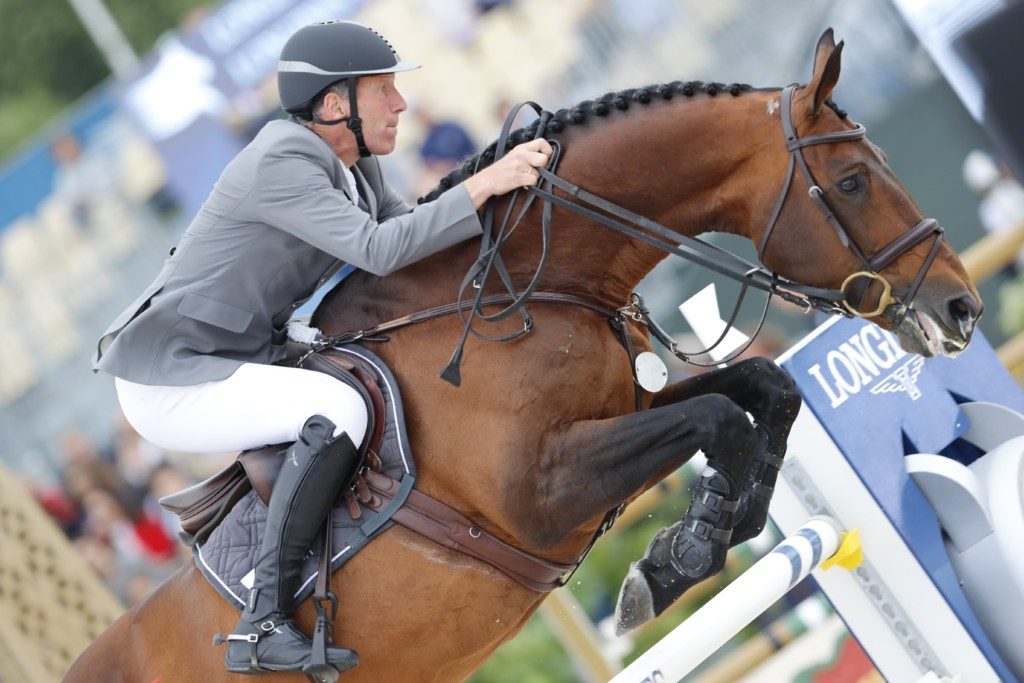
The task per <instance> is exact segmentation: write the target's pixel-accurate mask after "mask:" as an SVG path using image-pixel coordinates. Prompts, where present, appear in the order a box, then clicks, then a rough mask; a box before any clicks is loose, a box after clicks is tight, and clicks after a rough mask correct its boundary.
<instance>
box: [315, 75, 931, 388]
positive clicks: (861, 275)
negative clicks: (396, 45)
mask: <svg viewBox="0 0 1024 683" xmlns="http://www.w3.org/2000/svg"><path fill="white" fill-rule="evenodd" d="M796 87H797V86H796V85H795V84H794V85H789V86H787V87H785V88H784V89H783V91H782V99H781V106H780V110H781V120H782V132H783V135H784V137H785V140H786V149H787V150H788V151H789V165H788V168H787V170H786V176H785V180H784V182H783V185H782V189H781V191H780V193H779V196H778V199H777V200H776V202H775V205H774V207H773V209H772V214H771V218H770V219H769V221H768V224H767V227H766V229H765V231H764V233H763V237H762V239H761V243H760V245H759V248H758V258H762V257H763V254H764V252H765V250H766V249H767V246H768V242H769V239H770V238H771V235H772V233H773V231H774V228H775V225H776V224H777V222H778V218H779V216H780V214H781V213H782V208H783V206H784V205H785V202H786V198H787V197H788V195H789V189H790V187H791V186H792V184H793V178H794V177H795V169H796V168H797V167H799V168H800V172H801V174H802V175H803V177H804V179H805V180H806V182H807V184H808V188H809V189H808V195H809V196H810V197H811V199H812V200H813V201H814V203H815V205H816V206H817V207H818V208H819V210H820V211H821V212H822V214H823V215H824V217H825V219H826V221H827V222H828V223H829V225H830V226H831V227H832V229H833V230H835V232H836V235H837V236H838V237H839V239H840V241H841V242H842V244H843V246H844V247H846V248H848V249H850V250H851V251H852V252H853V253H854V255H856V257H857V258H858V259H859V260H860V262H861V263H862V264H863V266H864V270H861V271H858V272H856V273H853V274H851V275H850V276H848V277H847V278H846V279H845V280H844V281H843V284H842V285H841V287H840V288H839V289H827V288H821V287H814V286H811V285H805V284H801V283H798V282H793V281H791V280H788V279H786V278H783V277H781V276H780V275H779V274H778V273H775V272H773V271H770V270H768V269H767V268H765V267H763V266H760V265H756V264H754V263H751V262H750V261H747V260H745V259H743V258H740V257H739V256H736V255H735V254H733V253H731V252H729V251H726V250H724V249H722V248H720V247H717V246H715V245H713V244H709V243H708V242H705V241H703V240H701V239H699V238H696V237H688V236H686V235H682V234H680V233H678V232H676V231H674V230H671V229H669V228H667V227H665V226H663V225H661V224H659V223H657V222H655V221H653V220H651V219H649V218H647V217H645V216H642V215H640V214H638V213H635V212H633V211H630V210H629V209H626V208H624V207H622V206H619V205H618V204H614V203H612V202H610V201H608V200H606V199H604V198H602V197H599V196H597V195H595V194H593V193H591V192H588V191H587V190H584V189H583V188H581V187H579V186H577V185H574V184H572V183H570V182H569V181H567V180H565V179H564V178H562V177H561V176H559V175H557V174H556V173H555V169H556V168H557V166H558V162H559V159H560V156H561V147H560V145H559V143H558V141H556V140H551V141H550V143H551V145H552V147H553V149H554V153H553V154H552V155H551V159H550V161H549V163H548V166H547V168H539V169H537V170H538V173H539V176H540V178H539V181H538V185H536V186H532V187H529V188H526V189H527V192H528V194H527V197H526V199H525V200H524V201H523V202H522V205H521V206H520V207H519V210H518V212H517V213H516V214H515V217H514V219H513V210H514V209H515V207H516V204H517V201H518V199H519V197H520V192H521V189H517V190H515V191H514V192H513V193H512V195H511V200H510V201H509V205H508V208H507V209H506V211H505V216H504V218H503V220H502V222H501V224H500V226H499V227H498V229H497V233H496V234H495V231H494V210H495V202H494V201H489V202H488V203H487V206H486V208H485V210H484V218H483V221H482V222H483V225H484V230H483V237H482V238H481V244H480V256H479V257H478V258H477V260H476V262H475V263H474V264H473V266H472V267H471V268H470V269H469V272H468V273H467V274H466V276H465V277H464V278H463V281H462V284H461V286H460V287H459V296H458V300H457V302H456V303H453V304H447V305H445V306H438V307H435V308H431V309H427V310H425V311H420V312H417V313H413V314H411V315H407V316H403V317H401V318H396V319H394V320H391V321H388V322H386V323H381V324H379V325H375V326H373V327H370V328H367V329H365V330H359V331H355V332H346V333H343V334H340V335H337V336H334V337H329V338H324V339H323V341H322V342H321V344H322V345H323V346H329V345H333V344H344V343H348V342H352V341H358V340H365V341H384V340H385V339H386V337H380V336H379V335H381V334H382V333H385V332H388V331H390V330H394V329H397V328H399V327H404V326H406V325H411V324H415V323H418V322H422V321H424V320H430V319H433V318H437V317H440V316H445V315H451V314H454V313H458V314H459V316H460V317H461V318H462V321H463V324H464V326H463V332H462V336H461V338H460V340H459V342H458V344H457V345H456V348H455V350H454V352H453V353H452V357H451V360H450V361H449V363H448V365H447V366H445V368H444V369H442V370H441V372H440V373H439V376H440V377H441V379H444V380H445V381H447V382H449V383H451V384H453V385H455V386H459V384H460V383H461V374H460V371H459V367H460V365H461V362H462V353H463V348H464V346H465V343H466V340H467V339H468V337H469V335H470V334H473V335H475V336H477V337H479V338H481V339H485V340H489V341H511V340H513V339H517V338H519V337H521V336H522V335H524V334H527V333H528V332H530V331H531V330H532V329H533V318H532V317H531V316H530V314H529V312H528V311H527V310H526V303H527V302H528V301H535V302H546V303H562V304H573V305H578V306H583V307H585V308H589V309H591V310H593V311H595V312H598V313H600V314H602V315H604V316H605V317H607V318H608V319H609V320H610V321H612V323H613V327H615V329H616V330H618V329H620V327H622V323H623V322H624V321H625V318H629V319H631V320H634V321H636V322H638V323H641V324H643V325H644V326H646V327H647V328H648V330H649V331H650V332H651V334H652V336H654V338H655V339H657V340H658V342H659V343H661V344H662V345H663V346H665V348H666V349H668V350H669V351H670V352H671V353H672V354H673V355H674V356H676V357H677V358H679V359H680V360H682V361H683V362H685V363H689V364H692V365H698V366H704V367H709V366H716V365H718V364H719V363H726V362H729V361H731V360H734V359H735V358H736V357H738V356H739V355H740V354H741V353H743V352H744V351H745V350H746V349H747V348H748V347H749V346H750V344H751V343H753V341H754V339H755V338H756V337H757V334H758V333H759V332H760V330H761V328H762V326H763V325H764V321H765V318H766V316H767V313H768V308H769V305H770V303H771V299H772V297H773V296H777V297H779V298H780V299H782V300H784V301H787V302H789V303H792V304H795V305H797V306H800V307H801V308H803V309H805V310H807V311H810V310H812V309H813V310H818V311H821V312H824V313H828V314H830V315H842V316H845V317H854V316H858V317H863V318H870V317H874V316H877V315H882V314H885V315H887V314H889V313H890V312H893V311H895V313H894V316H893V318H891V319H890V322H892V323H893V325H894V327H898V326H899V324H900V323H902V322H903V319H904V317H905V316H906V314H907V312H909V310H910V307H911V304H912V302H913V299H914V297H915V296H916V294H917V291H918V289H919V288H920V286H921V283H922V282H923V281H924V277H925V275H926V274H927V272H928V270H929V268H930V267H931V265H932V263H933V262H934V260H935V257H936V255H937V254H938V251H939V248H940V247H941V245H942V242H943V229H942V228H941V227H940V226H939V224H938V222H937V221H936V220H935V219H932V218H925V219H923V220H921V221H919V222H918V223H917V224H916V225H914V226H913V227H911V228H910V229H909V230H907V231H906V232H904V233H903V234H902V235H900V236H899V237H897V238H896V239H895V240H893V241H892V242H890V243H889V244H888V245H886V246H885V247H883V248H882V249H880V250H879V251H878V252H877V253H876V254H875V255H874V256H871V257H870V258H869V257H867V256H865V254H864V252H863V250H862V249H861V248H860V247H859V246H858V245H857V243H856V241H855V240H854V239H853V238H852V237H851V235H850V232H849V231H848V230H847V229H846V228H845V227H844V226H843V224H842V223H841V222H840V221H839V218H838V217H837V216H836V213H835V211H833V210H832V208H831V207H830V206H829V204H828V202H827V201H826V200H825V197H824V192H823V191H822V189H821V186H820V185H818V183H817V181H816V180H815V179H814V175H813V174H812V173H811V170H810V167H809V166H808V165H807V162H806V160H805V159H804V156H803V148H804V147H810V146H813V145H819V144H828V143H836V142H846V141H854V140H860V139H862V138H863V137H864V134H865V129H864V126H862V125H860V124H857V126H856V127H855V128H853V129H850V130H844V131H838V132H834V133H824V134H820V135H813V136H808V137H804V138H801V137H799V135H797V133H796V128H795V126H794V124H793V117H792V101H793V93H794V91H795V90H796ZM524 106H530V107H531V108H533V109H534V111H536V113H537V115H538V116H539V120H538V123H537V128H536V130H535V131H534V139H536V138H539V137H543V135H544V132H545V130H546V128H547V124H548V122H549V121H550V120H551V117H552V113H551V112H549V111H545V110H543V109H542V108H541V107H540V106H539V105H538V104H536V103H535V102H520V103H519V104H517V105H516V106H515V107H513V108H512V110H511V111H510V112H509V114H508V116H507V117H506V119H505V123H504V125H503V126H502V131H501V135H500V137H499V138H498V141H497V143H496V146H495V153H494V161H498V160H499V159H501V157H502V156H503V155H504V153H505V147H506V146H507V143H508V139H509V134H510V131H511V128H512V122H513V121H514V119H515V117H516V115H517V114H518V113H519V111H520V110H521V109H522V108H523V107H524ZM478 163H479V159H478ZM556 190H559V191H561V192H562V193H564V194H565V195H568V197H564V196H561V195H559V194H555V191H556ZM537 198H540V199H541V200H542V203H543V210H542V217H541V235H542V249H541V255H540V258H539V261H538V264H537V268H536V270H535V271H534V275H533V277H532V278H531V281H530V283H529V284H528V285H527V286H526V288H525V289H524V290H523V291H522V292H519V291H517V290H516V287H515V285H514V283H513V282H512V278H511V276H510V275H509V273H508V269H507V268H506V267H505V264H504V261H503V260H502V258H501V254H500V249H501V247H502V246H503V245H504V243H505V242H506V241H507V240H508V239H509V238H510V236H511V235H512V233H513V232H514V231H515V229H516V228H517V227H518V226H519V224H520V222H521V221H522V219H523V217H524V216H525V214H526V211H527V210H528V209H529V208H530V207H531V206H532V204H533V201H534V200H535V199H537ZM574 200H575V201H574ZM553 206H559V207H562V208H565V209H568V210H570V211H572V212H574V213H576V214H579V215H580V216H583V217H584V218H587V219H589V220H592V221H594V222H596V223H598V224H600V225H603V226H605V227H607V228H610V229H612V230H615V231H617V232H620V233H622V234H624V235H626V236H628V237H630V238H633V239H636V240H639V241H642V242H645V243H647V244H650V245H651V246H654V247H656V248H658V249H660V250H662V251H664V252H666V253H668V254H673V255H675V256H679V257H680V258H683V259H686V260H687V261H691V262H693V263H695V264H697V265H699V266H703V267H704V268H707V269H708V270H711V271H712V272H715V273H718V274H719V275H723V276H725V277H728V278H730V279H732V280H735V281H737V282H739V283H740V292H739V295H738V296H737V300H736V305H735V306H734V307H733V310H732V313H731V315H730V316H729V320H728V322H727V324H726V326H725V329H724V330H723V331H722V333H721V336H720V337H719V338H718V339H717V340H716V341H715V342H714V343H713V344H712V345H711V346H709V347H708V348H706V349H703V350H701V351H696V352H689V353H688V352H684V351H681V350H680V349H679V346H678V344H677V343H676V341H675V340H673V339H672V337H671V335H669V334H668V333H667V332H666V331H665V330H664V328H662V327H661V326H660V325H659V324H658V323H657V321H655V320H654V319H653V318H652V317H651V314H650V311H649V310H648V309H647V307H646V306H645V305H644V303H643V299H642V298H641V297H640V296H639V295H638V294H635V293H634V294H633V295H632V296H631V298H630V303H629V304H628V305H627V306H624V307H622V308H619V309H615V310H613V309H609V308H606V307H604V306H601V305H599V304H597V303H595V302H593V301H589V300H586V299H583V298H581V297H575V296H571V295H567V294H559V293H553V292H539V291H537V286H538V283H539V281H540V278H541V275H542V274H543V272H544V268H545V267H546V265H547V258H548V251H549V243H550V236H551V210H552V207H553ZM930 237H935V242H934V244H933V245H932V248H931V250H930V251H929V253H928V255H927V257H926V258H925V259H924V262H923V263H922V265H921V268H920V270H919V271H918V273H917V276H916V277H915V279H914V281H913V283H912V284H911V286H910V288H909V289H908V291H907V295H906V296H905V300H904V301H900V299H898V298H897V297H896V296H894V295H893V294H892V285H891V284H890V283H889V282H888V281H887V280H886V279H885V278H884V277H883V276H882V275H880V274H879V273H878V271H880V270H883V269H884V268H886V267H888V266H889V265H891V264H892V263H893V262H894V261H896V259H898V258H899V257H901V256H903V255H904V254H906V253H907V252H909V251H910V250H911V249H913V248H914V247H915V246H917V245H918V244H919V243H921V242H922V241H924V240H926V239H928V238H930ZM492 270H493V271H496V272H497V273H498V276H499V279H500V280H501V282H502V284H503V285H504V287H505V288H506V290H507V292H508V293H507V294H502V295H493V296H484V285H485V283H486V281H487V278H488V276H489V275H490V273H491V271H492ZM862 280H867V281H868V282H867V283H865V284H863V285H860V284H859V281H862ZM871 282H877V283H879V284H880V285H881V287H882V293H881V294H880V297H879V302H878V305H877V307H876V308H875V309H874V310H871V311H866V312H865V311H861V310H859V308H857V306H859V305H860V303H861V302H862V300H863V298H864V296H865V295H866V293H867V290H868V288H869V286H870V284H871ZM470 286H472V288H473V290H474V294H473V297H472V301H471V302H470V301H466V300H465V299H464V298H463V294H464V293H465V291H466V290H467V289H468V288H469V287H470ZM751 288H753V289H759V290H761V291H763V292H765V294H766V296H765V304H764V309H763V311H762V312H761V316H760V320H759V322H758V325H757V329H756V330H755V332H754V334H753V335H751V336H750V338H749V339H748V341H747V343H746V344H745V345H744V346H742V347H740V348H739V349H738V350H736V351H735V352H733V353H732V354H731V355H730V356H729V357H728V358H725V359H723V360H720V361H714V362H711V363H703V362H699V361H695V360H694V359H693V356H697V355H703V354H706V353H708V352H710V351H712V350H713V349H715V348H716V347H717V346H718V345H719V344H720V343H721V342H722V341H723V340H724V339H725V337H726V335H727V334H728V332H729V330H731V329H732V328H733V327H734V326H735V322H736V319H737V316H738V314H739V311H740V307H741V305H742V303H743V301H744V298H745V296H746V294H747V292H748V291H749V290H750V289H751ZM854 289H858V290H859V293H858V294H857V295H856V296H857V302H856V304H855V305H851V304H850V303H849V302H848V300H847V299H848V298H849V297H850V295H851V294H853V291H852V290H854ZM497 304H507V305H506V307H505V308H503V309H502V310H501V311H499V312H497V313H492V314H485V313H484V310H483V309H484V308H485V307H487V306H493V305H497ZM894 306H895V308H893V307H894ZM513 313H519V315H520V317H521V318H522V320H523V328H522V329H521V330H518V331H516V332H513V333H511V334H508V335H505V336H502V337H487V336H485V335H483V334H481V333H480V332H478V331H477V330H475V329H474V328H473V322H474V320H475V319H476V318H480V319H482V320H484V321H488V322H490V321H497V320H501V319H503V318H506V317H508V316H510V315H512V314H513ZM615 321H618V322H619V324H618V325H616V324H615ZM622 329H625V328H624V327H622ZM624 339H626V338H625V337H624ZM626 343H628V339H626V341H625V342H624V344H626ZM628 348H629V347H628V346H627V350H628ZM630 355H631V356H632V355H633V354H632V353H631V354H630ZM634 379H635V377H634Z"/></svg>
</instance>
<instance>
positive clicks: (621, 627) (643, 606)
mask: <svg viewBox="0 0 1024 683" xmlns="http://www.w3.org/2000/svg"><path fill="white" fill-rule="evenodd" d="M639 564H640V563H639V562H634V563H633V564H631V565H629V573H628V574H626V578H625V579H623V581H622V588H621V589H620V590H619V601H618V602H617V603H616V604H615V635H617V636H621V635H623V634H625V633H629V632H630V631H632V630H633V629H635V628H636V627H637V626H639V625H640V624H642V623H644V622H646V621H650V620H651V619H653V618H654V617H655V616H657V615H656V614H655V612H654V597H653V596H652V595H651V587H650V585H649V584H648V583H647V577H646V576H645V575H644V573H643V572H642V571H640V568H639V567H638V565H639Z"/></svg>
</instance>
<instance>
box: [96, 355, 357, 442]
mask: <svg viewBox="0 0 1024 683" xmlns="http://www.w3.org/2000/svg"><path fill="white" fill-rule="evenodd" d="M114 386H115V387H116V388H117V397H118V400H119V401H120V403H121V410H122V411H124V415H125V418H127V420H128V422H129V423H130V424H131V426H132V427H134V428H135V431H137V432H138V433H139V434H140V435H141V436H142V437H143V438H144V439H146V440H147V441H149V442H150V443H153V444H155V445H156V446H159V447H160V448H164V449H167V450H172V451H185V452H187V453H226V452H230V451H241V450H245V449H247V448H255V447H257V446H263V445H266V444H276V443H285V442H292V441H296V440H298V438H299V432H300V431H301V429H302V425H303V424H305V422H306V420H307V419H309V418H310V417H311V416H313V415H323V416H324V417H326V418H327V419H329V420H330V421H331V422H333V423H334V424H335V425H336V429H335V435H337V434H340V433H341V432H346V433H348V435H349V438H351V439H352V442H353V443H354V444H356V446H358V445H359V444H360V443H361V442H362V440H363V435H364V434H365V433H366V423H367V414H366V407H365V405H364V404H363V400H362V398H361V397H360V395H359V394H358V393H357V392H356V390H355V389H353V388H352V387H349V386H348V385H346V384H345V383H344V382H341V381H339V380H336V379H334V378H332V377H329V376H327V375H325V374H323V373H321V372H314V371H312V370H302V369H300V368H286V367H281V366H278V365H261V364H258V363H246V364H244V365H242V366H241V367H239V368H238V369H237V370H236V371H235V372H234V374H232V375H231V376H230V377H228V378H226V379H222V380H217V381H214V382H204V383H203V384H196V385H192V386H184V387H170V386H148V385H145V384H135V383H133V382H128V381H125V380H123V379H121V378H119V377H118V378H115V379H114Z"/></svg>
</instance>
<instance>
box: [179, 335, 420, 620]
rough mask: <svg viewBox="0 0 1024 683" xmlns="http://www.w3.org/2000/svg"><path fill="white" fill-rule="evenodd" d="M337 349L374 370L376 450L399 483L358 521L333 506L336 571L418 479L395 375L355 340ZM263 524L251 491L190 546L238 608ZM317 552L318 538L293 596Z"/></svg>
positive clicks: (386, 523)
mask: <svg viewBox="0 0 1024 683" xmlns="http://www.w3.org/2000/svg"><path fill="white" fill-rule="evenodd" d="M339 350H341V351H344V352H345V353H349V354H352V355H354V356H358V357H360V358H362V359H363V360H365V361H367V362H369V363H370V364H371V365H373V367H374V368H375V369H376V370H377V372H378V375H379V381H380V384H381V391H382V392H383V394H384V404H385V416H384V439H383V442H382V443H381V448H380V453H379V455H380V459H381V462H382V463H383V466H382V467H381V471H383V472H384V474H386V475H388V476H389V477H391V478H392V479H396V480H398V481H399V482H400V484H401V485H400V488H399V492H398V495H396V496H395V499H394V501H392V502H391V503H389V504H388V505H386V506H385V507H383V508H381V510H380V511H379V512H374V511H372V510H370V509H369V508H366V507H365V506H360V508H361V510H362V516H361V517H360V518H359V519H352V516H351V515H350V514H349V511H348V506H346V505H342V506H340V507H338V508H335V510H334V514H333V516H332V518H331V527H332V530H333V533H334V536H333V544H334V556H333V557H332V558H331V571H335V570H337V568H338V567H340V566H341V565H343V564H344V563H345V562H347V561H348V560H349V558H351V557H352V556H353V555H355V553H356V551H358V550H359V549H360V548H362V547H363V546H364V545H366V544H367V543H368V542H369V541H370V540H371V539H372V538H374V537H375V536H377V535H378V534H380V533H381V532H383V531H384V530H386V529H388V528H389V527H390V526H391V525H392V524H394V522H392V521H390V519H391V515H392V514H394V511H395V510H397V509H398V508H399V507H401V505H402V503H404V502H405V499H406V497H407V496H408V494H409V490H410V489H412V485H413V482H414V481H415V478H416V467H415V464H414V463H413V459H412V451H411V450H410V448H409V439H408V435H407V434H406V429H405V416H404V414H403V413H402V400H401V397H400V396H399V393H398V384H397V383H396V382H395V378H394V375H392V374H391V371H390V370H389V369H388V367H387V366H386V365H384V363H383V362H382V361H381V360H380V359H379V358H378V357H377V356H375V355H374V354H373V353H371V352H370V351H367V350H366V349H365V348H363V347H361V346H357V345H354V344H353V345H348V346H345V347H343V348H341V349H339ZM266 522H267V507H266V506H265V505H264V504H263V502H262V501H261V500H260V499H259V496H257V495H256V492H255V491H250V492H249V493H248V494H246V495H245V497H243V498H242V499H241V500H239V501H238V502H237V503H236V504H235V506H234V508H232V510H231V512H230V513H228V515H227V517H225V518H224V521H222V522H221V523H220V526H218V527H217V528H216V529H215V530H214V531H213V533H212V534H210V536H209V538H207V539H206V542H205V543H203V544H202V545H200V544H198V543H197V544H195V545H194V546H193V548H192V552H193V554H194V555H195V559H196V566H197V567H199V570H200V571H201V572H202V573H203V574H204V575H205V576H206V578H207V579H208V580H209V581H210V583H211V584H212V585H213V587H214V588H216V589H217V591H218V592H219V593H220V594H221V595H223V596H224V597H225V598H226V599H227V600H228V602H231V603H233V604H234V605H235V606H237V607H238V608H239V609H241V608H242V607H244V606H245V602H246V598H247V597H248V595H249V589H250V588H251V587H252V576H253V574H252V571H253V567H254V566H255V561H256V555H257V553H258V552H259V548H260V543H261V541H262V540H263V528H264V525H265V524H266ZM321 550H322V542H320V541H317V542H315V543H314V547H313V548H311V549H310V550H309V553H308V554H307V556H306V560H305V563H304V564H303V567H302V578H301V580H300V582H299V589H298V591H297V592H296V593H295V598H296V600H304V599H305V598H306V597H307V596H308V595H310V594H311V593H312V592H313V588H314V585H315V583H316V576H317V573H318V571H317V570H318V566H319V562H320V552H321Z"/></svg>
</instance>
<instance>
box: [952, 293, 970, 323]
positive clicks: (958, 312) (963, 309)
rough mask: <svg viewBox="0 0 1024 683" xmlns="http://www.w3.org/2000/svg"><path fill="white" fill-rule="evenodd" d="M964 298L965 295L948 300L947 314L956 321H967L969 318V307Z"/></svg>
mask: <svg viewBox="0 0 1024 683" xmlns="http://www.w3.org/2000/svg"><path fill="white" fill-rule="evenodd" d="M964 299H965V297H960V298H959V299H953V300H952V301H950V302H949V314H950V316H952V318H953V320H956V321H957V322H967V321H968V320H970V318H971V309H970V308H969V307H968V306H967V302H966V301H964Z"/></svg>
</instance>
